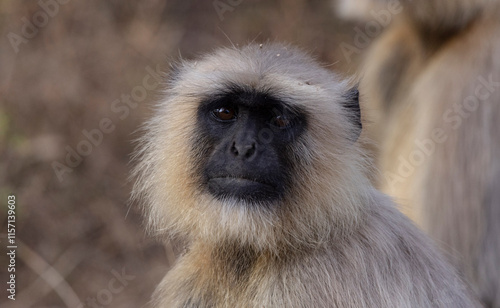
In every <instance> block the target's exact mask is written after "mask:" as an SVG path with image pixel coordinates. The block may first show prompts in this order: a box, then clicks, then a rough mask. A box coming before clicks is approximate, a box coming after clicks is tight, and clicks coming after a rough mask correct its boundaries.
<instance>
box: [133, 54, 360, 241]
mask: <svg viewBox="0 0 500 308" xmlns="http://www.w3.org/2000/svg"><path fill="white" fill-rule="evenodd" d="M145 128H146V135H145V136H144V138H143V140H142V143H141V144H140V145H139V151H138V154H137V156H138V159H139V164H138V165H137V167H136V168H135V175H136V176H137V177H138V180H137V182H136V185H135V187H134V194H135V197H136V198H139V197H140V198H141V199H143V200H144V201H145V212H146V217H147V218H148V222H149V226H150V227H151V229H152V230H154V231H157V232H163V231H168V232H169V233H180V234H183V235H186V236H188V237H203V238H204V240H205V241H222V240H228V239H232V240H237V241H238V242H240V243H246V244H251V245H255V246H257V247H259V248H264V247H266V248H273V247H274V248H275V249H277V248H276V247H278V246H277V243H278V242H284V243H287V244H291V245H298V244H299V243H298V242H300V243H309V244H311V245H317V244H318V243H320V242H321V241H323V240H324V239H325V238H326V237H327V235H328V234H331V232H332V228H334V226H335V225H336V224H339V225H342V226H345V225H348V220H353V221H356V220H357V218H356V215H355V213H356V212H357V209H358V208H359V204H358V202H355V201H354V200H359V198H357V197H356V198H355V197H354V196H353V194H354V193H356V194H357V193H358V190H354V189H352V187H355V186H356V185H357V186H362V185H363V184H362V183H363V181H365V179H366V177H365V175H364V174H363V175H361V174H360V172H359V170H361V168H359V167H360V166H362V165H363V164H364V159H363V157H362V156H361V154H360V153H362V151H359V146H357V145H356V140H357V138H358V136H359V133H360V130H361V126H360V114H359V104H358V97H357V90H355V88H354V89H353V88H352V87H351V86H350V85H349V82H348V81H342V80H340V79H339V78H338V76H337V75H335V74H333V73H332V72H330V71H328V70H326V69H324V68H322V67H321V66H319V65H318V64H316V63H315V62H314V61H313V60H312V59H311V58H310V57H309V56H307V55H306V54H304V53H303V52H300V51H299V50H296V49H294V48H291V47H289V46H283V45H278V44H269V45H267V44H266V45H263V46H259V45H249V46H247V47H244V48H242V49H220V50H218V51H217V52H215V53H214V54H211V55H208V56H206V57H204V58H201V59H200V60H199V61H196V62H194V61H193V62H182V63H181V64H180V65H179V66H178V67H177V69H176V71H175V72H174V73H173V74H171V78H170V83H169V86H168V89H167V91H166V95H165V98H164V99H163V100H162V101H160V102H159V103H158V105H157V108H156V112H155V115H154V116H153V118H152V119H151V120H150V121H149V122H148V123H147V124H146V126H145ZM367 187H368V186H367ZM338 230H346V228H345V227H344V228H339V229H338Z"/></svg>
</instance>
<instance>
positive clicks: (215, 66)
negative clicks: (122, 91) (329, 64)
mask: <svg viewBox="0 0 500 308" xmlns="http://www.w3.org/2000/svg"><path fill="white" fill-rule="evenodd" d="M176 81H182V83H180V82H176ZM172 86H173V87H172V90H173V91H174V92H176V93H178V94H180V95H187V96H191V97H204V96H209V95H214V94H218V93H221V94H222V93H226V92H227V91H228V89H230V88H232V87H235V86H236V87H238V88H242V89H246V90H252V91H256V92H261V93H272V94H275V95H276V96H280V97H281V98H282V99H283V100H287V102H288V103H291V104H294V102H297V101H298V102H300V105H301V106H304V105H303V104H304V101H306V102H307V105H309V106H310V107H311V108H314V105H316V104H315V100H321V101H323V102H324V101H325V100H331V101H332V100H334V98H338V99H340V98H341V97H342V95H343V94H344V93H345V92H346V91H347V87H348V82H345V81H341V80H340V78H338V76H337V75H335V74H334V73H332V72H330V71H328V70H326V69H324V68H323V67H321V66H320V65H318V64H317V63H316V62H315V61H314V60H313V59H312V57H311V56H309V55H308V54H306V53H305V52H302V51H300V50H298V49H297V48H294V47H290V46H286V45H280V44H263V45H256V44H253V45H248V46H245V47H243V48H242V49H234V48H223V49H219V50H217V51H216V52H214V53H213V54H210V55H207V56H205V57H203V58H201V59H200V60H198V61H192V62H183V63H182V64H181V66H180V67H179V72H178V74H177V76H176V78H175V79H174V81H173V83H172ZM332 103H334V101H332ZM306 107H307V106H306ZM323 107H324V103H323Z"/></svg>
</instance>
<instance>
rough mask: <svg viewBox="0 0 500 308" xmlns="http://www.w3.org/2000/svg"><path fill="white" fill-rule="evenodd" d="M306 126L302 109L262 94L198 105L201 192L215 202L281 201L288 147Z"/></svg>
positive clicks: (197, 152) (287, 168)
mask: <svg viewBox="0 0 500 308" xmlns="http://www.w3.org/2000/svg"><path fill="white" fill-rule="evenodd" d="M305 125H306V117H305V114H304V113H303V112H302V111H301V110H298V109H294V108H291V107H290V106H288V105H286V104H285V103H283V102H280V101H278V100H276V99H274V98H272V97H270V96H268V95H266V94H262V93H253V92H245V91H233V92H232V93H229V94H224V95H221V96H220V97H218V98H215V99H211V100H207V101H205V102H203V103H202V104H201V106H200V108H199V110H198V136H199V137H198V139H197V140H196V141H195V142H194V144H193V146H194V152H195V155H196V156H198V161H199V162H200V163H199V169H201V170H199V171H201V173H202V174H203V179H202V183H201V184H202V186H203V189H205V190H206V191H208V192H209V193H210V194H212V195H213V196H214V197H216V198H219V199H226V198H229V199H231V198H233V199H236V200H245V201H248V202H255V203H266V202H272V201H275V200H277V199H280V198H281V197H283V195H284V193H285V191H286V189H287V187H288V185H289V183H290V174H291V168H292V167H291V162H290V160H289V157H290V156H291V153H290V145H291V144H293V143H294V142H295V141H296V140H297V139H298V137H299V136H300V134H301V133H302V132H303V131H304V129H305Z"/></svg>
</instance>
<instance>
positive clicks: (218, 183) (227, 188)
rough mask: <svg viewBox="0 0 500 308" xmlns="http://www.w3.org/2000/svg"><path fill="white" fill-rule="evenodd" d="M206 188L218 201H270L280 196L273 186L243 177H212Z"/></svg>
mask: <svg viewBox="0 0 500 308" xmlns="http://www.w3.org/2000/svg"><path fill="white" fill-rule="evenodd" d="M207 186H208V191H209V192H210V194H212V195H213V196H214V197H216V198H219V199H225V198H236V199H238V200H245V201H271V200H274V199H277V198H278V197H279V196H280V193H279V191H278V190H277V189H276V186H275V185H271V184H269V183H265V182H262V181H260V180H256V179H250V178H245V177H233V176H223V177H213V178H210V179H209V180H208V182H207Z"/></svg>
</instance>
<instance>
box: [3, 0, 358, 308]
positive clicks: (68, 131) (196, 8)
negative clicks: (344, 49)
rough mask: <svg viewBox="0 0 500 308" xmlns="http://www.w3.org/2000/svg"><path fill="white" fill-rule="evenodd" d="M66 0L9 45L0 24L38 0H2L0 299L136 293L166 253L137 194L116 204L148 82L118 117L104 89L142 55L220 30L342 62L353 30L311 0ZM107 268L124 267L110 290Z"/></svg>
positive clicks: (145, 295)
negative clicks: (73, 155) (92, 139)
mask: <svg viewBox="0 0 500 308" xmlns="http://www.w3.org/2000/svg"><path fill="white" fill-rule="evenodd" d="M42 1H43V2H46V3H48V2H50V1H53V0H42ZM65 1H66V2H67V3H65V4H61V5H60V6H59V11H58V12H57V13H56V14H54V16H52V17H50V18H49V19H48V22H47V25H46V26H44V27H41V28H40V29H39V30H38V33H37V34H36V35H35V36H34V37H33V38H30V39H28V40H27V42H26V43H25V44H24V43H23V44H20V45H19V46H18V47H19V52H18V53H16V52H14V49H13V47H12V46H11V44H10V43H9V40H8V38H7V35H8V34H9V33H11V32H12V33H16V34H18V35H21V29H22V26H23V23H24V21H23V18H27V19H29V20H31V19H32V18H33V17H34V16H37V15H36V14H37V12H39V11H40V10H41V7H40V6H39V5H38V4H37V2H38V1H21V0H2V1H1V2H0V33H1V34H2V37H1V43H0V204H1V211H0V241H1V245H2V249H1V251H2V253H1V255H0V274H1V275H0V277H1V281H0V283H1V284H2V286H3V287H2V288H1V289H2V292H0V294H1V298H0V306H1V307H23V308H25V307H70V308H75V307H78V306H79V305H78V302H79V301H80V302H81V303H82V304H83V305H82V306H81V307H83V306H84V307H94V306H95V307H98V306H101V307H143V306H145V305H146V304H147V302H148V299H149V297H150V295H151V293H152V291H153V289H154V287H155V285H156V284H157V283H158V282H159V280H160V279H161V278H162V277H163V276H164V274H165V273H166V271H167V270H168V268H169V267H170V266H171V265H172V262H173V261H174V255H173V251H172V248H171V246H170V245H168V244H167V245H166V246H164V245H162V244H161V243H159V242H156V241H154V240H153V239H150V238H149V237H148V236H147V235H146V234H145V233H144V231H143V227H142V225H141V223H142V222H141V217H140V214H139V213H138V211H137V209H136V208H135V207H132V208H131V209H130V211H129V213H128V215H127V211H128V207H127V199H128V196H129V193H130V188H131V185H130V183H128V182H127V180H126V179H127V176H128V173H129V169H130V166H129V159H130V154H131V152H132V151H133V145H132V142H131V141H132V140H133V139H134V138H136V137H137V135H136V134H134V131H135V130H136V129H137V128H138V127H139V126H140V123H141V122H143V121H144V119H146V118H147V117H148V113H149V107H150V106H151V102H152V101H154V100H155V99H157V97H158V91H156V90H153V91H149V92H148V93H147V97H146V99H145V100H144V101H142V102H141V103H140V104H139V106H138V107H137V108H135V109H131V110H130V114H129V115H128V116H127V117H125V118H124V119H123V120H122V119H120V118H119V114H117V113H115V112H113V111H112V109H111V108H112V107H111V106H112V102H113V101H114V100H116V99H120V98H121V96H122V95H130V94H131V92H132V90H133V89H134V87H136V86H139V85H141V84H142V80H143V78H144V76H146V75H147V74H148V73H147V71H146V67H151V68H155V67H157V66H159V67H161V68H162V69H163V70H168V61H169V59H175V58H178V56H179V54H181V55H182V57H185V58H192V57H194V56H196V55H198V54H200V53H203V52H206V51H210V50H212V49H214V48H215V47H217V46H222V45H224V46H228V45H230V42H229V40H228V38H230V40H231V41H232V42H233V43H234V44H240V45H241V44H245V43H247V42H249V41H252V40H254V39H255V40H256V41H257V42H265V41H267V40H277V41H285V42H290V43H293V44H295V45H298V46H301V47H303V48H305V49H307V50H310V51H311V52H312V53H314V54H315V55H316V56H317V57H318V58H319V59H320V60H321V61H323V62H324V63H326V64H333V65H332V66H331V68H332V69H335V70H338V71H341V72H346V73H351V72H353V71H354V69H353V65H352V64H350V63H347V61H345V59H344V58H343V56H342V53H341V52H340V49H339V43H340V42H341V41H345V40H347V41H350V40H351V39H352V35H353V31H352V29H353V25H348V24H342V23H341V22H340V21H338V19H337V18H336V17H335V16H334V15H333V13H332V11H331V9H330V3H329V2H328V1H321V0H313V1H307V0H295V1H285V0H275V1H269V0H267V1H264V0H242V1H240V2H241V4H239V5H237V6H235V7H234V8H233V10H232V11H227V12H225V13H224V15H223V17H224V18H223V19H222V20H221V19H220V18H219V16H218V15H217V12H216V10H215V8H214V6H213V2H214V1H185V0H173V1H160V0H146V1H131V0H127V1H123V0H107V1H98V0H87V1H83V0H65ZM61 2H63V1H62V0H61ZM222 2H225V3H229V2H231V1H230V0H222ZM236 2H238V1H236V0H232V3H236ZM158 89H159V88H158ZM103 118H109V119H110V120H111V121H112V122H113V123H114V125H115V127H116V128H115V130H114V131H113V132H111V133H109V134H105V135H104V138H103V141H102V143H101V144H100V145H98V146H95V147H94V148H93V150H92V152H91V154H90V155H88V156H87V157H84V158H83V162H82V163H81V164H79V165H78V166H77V167H76V168H73V169H72V172H68V173H65V174H64V175H63V180H62V181H60V180H59V179H58V178H57V176H56V174H55V173H54V170H53V169H52V166H51V164H52V163H53V162H54V161H57V162H61V163H63V162H64V159H65V155H66V153H67V152H66V149H65V147H66V146H70V147H72V148H76V147H77V145H78V144H79V143H80V142H81V141H82V140H85V139H86V138H85V136H84V135H83V134H82V131H83V130H91V129H95V128H97V127H98V126H99V122H100V121H101V119H103ZM12 193H13V194H15V195H16V197H17V222H16V226H17V234H16V235H17V240H18V245H19V249H18V250H17V271H16V279H17V299H16V301H15V302H13V301H10V300H7V293H6V290H5V289H6V288H5V285H6V284H5V282H6V281H7V272H6V269H7V262H8V259H7V257H6V252H5V246H6V245H7V244H6V231H7V219H6V212H7V208H6V203H7V195H9V194H12ZM114 270H116V271H118V272H121V271H122V270H123V271H125V273H126V274H127V275H131V276H134V277H135V278H134V279H131V280H130V281H128V284H127V285H126V286H125V288H124V289H123V290H121V291H120V292H116V293H110V285H109V283H110V281H112V280H113V279H114V275H113V271H114ZM106 294H107V295H109V294H112V298H111V299H110V298H108V297H107V296H106ZM96 297H97V299H96V305H94V306H93V304H91V299H92V298H96ZM89 300H90V301H89Z"/></svg>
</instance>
